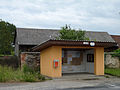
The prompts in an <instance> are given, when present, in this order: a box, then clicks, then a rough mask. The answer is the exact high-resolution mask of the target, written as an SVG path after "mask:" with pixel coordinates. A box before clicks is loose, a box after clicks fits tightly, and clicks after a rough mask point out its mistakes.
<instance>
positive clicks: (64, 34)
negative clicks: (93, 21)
mask: <svg viewBox="0 0 120 90" xmlns="http://www.w3.org/2000/svg"><path fill="white" fill-rule="evenodd" d="M59 33H60V35H59V37H57V39H64V40H89V38H87V37H85V31H83V30H77V31H76V30H75V29H71V27H70V26H68V25H66V26H64V27H62V28H61V30H60V32H59Z"/></svg>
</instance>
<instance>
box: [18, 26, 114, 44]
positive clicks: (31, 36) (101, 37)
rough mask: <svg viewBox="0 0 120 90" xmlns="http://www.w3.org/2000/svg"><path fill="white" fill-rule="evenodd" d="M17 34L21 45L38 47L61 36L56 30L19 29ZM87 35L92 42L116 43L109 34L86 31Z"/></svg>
mask: <svg viewBox="0 0 120 90" xmlns="http://www.w3.org/2000/svg"><path fill="white" fill-rule="evenodd" d="M16 32H17V35H16V37H17V41H18V42H19V44H21V45H38V44H40V43H43V42H45V41H47V40H49V39H55V37H57V36H58V35H59V30H54V29H32V28H17V30H16ZM85 35H86V37H89V39H90V41H102V42H115V41H114V40H113V39H112V37H111V36H110V35H109V34H108V33H107V32H94V31H86V34H85Z"/></svg>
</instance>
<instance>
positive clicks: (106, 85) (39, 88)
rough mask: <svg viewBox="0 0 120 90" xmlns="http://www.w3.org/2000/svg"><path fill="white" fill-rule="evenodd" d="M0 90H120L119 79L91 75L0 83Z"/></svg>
mask: <svg viewBox="0 0 120 90" xmlns="http://www.w3.org/2000/svg"><path fill="white" fill-rule="evenodd" d="M0 90H120V78H118V77H112V76H110V77H109V78H106V77H104V76H95V75H92V74H77V75H66V76H63V77H62V78H58V79H53V80H47V81H44V82H36V83H0Z"/></svg>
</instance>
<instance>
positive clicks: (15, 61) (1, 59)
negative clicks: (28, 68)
mask: <svg viewBox="0 0 120 90" xmlns="http://www.w3.org/2000/svg"><path fill="white" fill-rule="evenodd" d="M0 65H1V66H11V67H13V68H18V67H19V65H20V60H19V58H18V57H17V56H0Z"/></svg>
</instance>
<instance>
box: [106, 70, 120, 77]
mask: <svg viewBox="0 0 120 90" xmlns="http://www.w3.org/2000/svg"><path fill="white" fill-rule="evenodd" d="M105 73H106V74H110V75H113V76H118V77H120V69H111V68H109V69H105Z"/></svg>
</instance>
